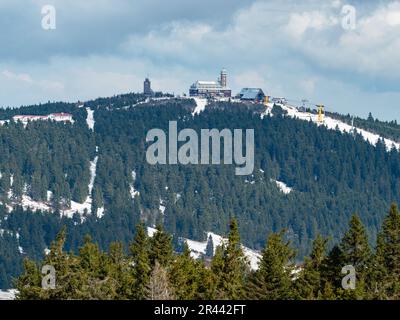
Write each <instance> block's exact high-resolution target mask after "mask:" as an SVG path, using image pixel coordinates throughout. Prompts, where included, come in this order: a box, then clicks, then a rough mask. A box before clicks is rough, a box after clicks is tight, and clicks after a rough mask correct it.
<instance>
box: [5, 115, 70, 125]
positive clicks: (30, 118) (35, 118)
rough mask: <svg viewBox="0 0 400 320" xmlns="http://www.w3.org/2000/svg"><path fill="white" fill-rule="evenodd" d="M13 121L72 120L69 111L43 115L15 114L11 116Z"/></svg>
mask: <svg viewBox="0 0 400 320" xmlns="http://www.w3.org/2000/svg"><path fill="white" fill-rule="evenodd" d="M13 120H14V121H15V122H18V121H19V122H22V123H23V124H27V123H28V122H30V121H38V120H52V121H58V122H73V120H72V114H69V113H51V114H48V115H45V116H37V115H25V114H24V115H16V116H14V117H13Z"/></svg>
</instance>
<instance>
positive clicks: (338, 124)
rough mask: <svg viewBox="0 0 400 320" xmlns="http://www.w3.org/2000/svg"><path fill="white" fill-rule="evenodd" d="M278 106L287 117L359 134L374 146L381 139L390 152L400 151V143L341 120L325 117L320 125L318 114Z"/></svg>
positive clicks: (291, 107) (289, 106)
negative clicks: (392, 150)
mask: <svg viewBox="0 0 400 320" xmlns="http://www.w3.org/2000/svg"><path fill="white" fill-rule="evenodd" d="M277 105H278V106H279V107H281V108H282V109H283V110H285V111H286V112H287V115H288V116H290V117H292V118H296V119H299V120H305V121H312V122H315V123H317V124H318V125H323V126H325V127H327V128H328V129H330V130H336V129H338V130H339V131H340V132H342V133H352V132H354V133H358V134H360V135H361V136H362V137H363V138H364V140H365V141H367V142H369V143H371V144H372V145H374V146H375V145H376V144H377V142H378V141H379V140H380V139H383V141H384V142H385V145H386V148H387V150H388V151H390V150H391V149H392V148H393V147H395V148H396V149H397V150H400V143H398V142H395V141H393V140H390V139H386V138H383V137H381V136H380V135H378V134H375V133H372V132H369V131H367V130H364V129H360V128H356V127H352V126H351V125H349V124H347V123H344V122H342V121H340V120H336V119H333V118H331V117H328V116H325V117H324V118H325V120H324V123H319V122H318V115H316V114H313V113H310V112H301V111H299V110H298V109H297V108H296V107H295V106H291V105H289V104H277Z"/></svg>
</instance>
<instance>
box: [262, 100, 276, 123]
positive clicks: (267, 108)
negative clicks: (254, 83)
mask: <svg viewBox="0 0 400 320" xmlns="http://www.w3.org/2000/svg"><path fill="white" fill-rule="evenodd" d="M273 108H274V104H273V103H267V105H266V106H265V111H264V112H262V113H261V115H260V117H261V119H264V117H266V116H268V115H271V116H272V115H273V114H272V109H273Z"/></svg>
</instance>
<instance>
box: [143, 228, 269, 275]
mask: <svg viewBox="0 0 400 320" xmlns="http://www.w3.org/2000/svg"><path fill="white" fill-rule="evenodd" d="M156 232H157V229H155V228H152V227H147V235H148V236H149V237H153V236H154V234H155V233H156ZM209 237H211V238H212V241H213V246H214V248H213V249H214V250H213V253H214V254H215V251H216V250H217V247H219V246H221V245H222V244H227V243H228V239H226V238H223V237H221V236H220V235H218V234H215V233H212V232H208V233H207V241H204V242H200V241H194V240H190V239H186V238H184V239H183V240H184V241H186V243H187V245H188V247H189V249H190V251H191V252H190V256H191V257H192V258H194V259H199V258H201V257H202V256H203V255H205V254H206V249H207V243H208V239H209ZM242 250H243V253H244V255H245V257H246V258H247V260H248V261H249V263H250V267H251V269H252V270H257V269H258V266H259V264H260V259H261V254H260V253H258V252H257V251H254V250H252V249H249V248H247V247H245V246H243V245H242Z"/></svg>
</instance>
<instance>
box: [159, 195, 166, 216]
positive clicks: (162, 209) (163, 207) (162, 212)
mask: <svg viewBox="0 0 400 320" xmlns="http://www.w3.org/2000/svg"><path fill="white" fill-rule="evenodd" d="M158 209H159V210H160V212H161V214H162V215H164V212H165V205H164V201H163V199H161V198H160V206H159V207H158Z"/></svg>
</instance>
